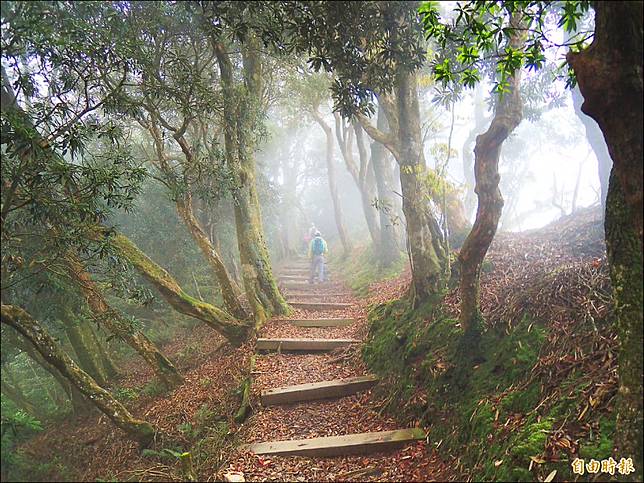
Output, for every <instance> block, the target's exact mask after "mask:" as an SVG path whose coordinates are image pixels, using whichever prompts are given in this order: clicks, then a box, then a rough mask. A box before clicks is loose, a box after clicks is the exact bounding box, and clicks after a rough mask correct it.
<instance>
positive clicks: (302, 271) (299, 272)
mask: <svg viewBox="0 0 644 483" xmlns="http://www.w3.org/2000/svg"><path fill="white" fill-rule="evenodd" d="M278 273H279V274H280V275H300V276H302V275H309V273H310V270H309V269H308V268H289V269H283V270H280V271H279V272H278Z"/></svg>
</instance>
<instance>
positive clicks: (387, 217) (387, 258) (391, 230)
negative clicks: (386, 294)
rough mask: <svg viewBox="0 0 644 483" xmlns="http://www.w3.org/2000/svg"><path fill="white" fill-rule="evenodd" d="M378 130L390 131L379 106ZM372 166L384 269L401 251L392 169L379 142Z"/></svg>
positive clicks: (373, 144)
mask: <svg viewBox="0 0 644 483" xmlns="http://www.w3.org/2000/svg"><path fill="white" fill-rule="evenodd" d="M377 128H378V129H379V130H380V131H382V132H385V131H386V130H387V129H388V126H387V118H386V117H385V113H384V111H383V109H382V106H380V105H379V106H378V120H377ZM371 165H372V166H373V172H374V177H375V178H376V189H377V192H378V203H379V209H378V213H379V215H380V255H381V257H380V262H381V266H382V267H383V268H386V267H389V266H391V264H392V263H393V262H395V261H396V260H398V257H399V256H400V250H399V249H398V242H397V233H396V232H397V230H396V225H395V224H394V223H395V220H394V219H392V218H395V216H396V211H397V210H396V200H395V199H394V198H393V196H394V195H393V186H392V184H393V183H392V181H393V179H392V175H391V169H389V166H388V160H387V152H386V151H385V147H384V146H383V145H382V144H380V143H379V142H376V141H373V142H372V143H371Z"/></svg>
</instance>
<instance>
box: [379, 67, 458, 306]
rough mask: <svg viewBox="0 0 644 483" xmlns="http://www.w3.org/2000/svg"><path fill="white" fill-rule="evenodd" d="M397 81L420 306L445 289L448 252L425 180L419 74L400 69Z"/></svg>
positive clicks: (405, 208)
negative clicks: (417, 79)
mask: <svg viewBox="0 0 644 483" xmlns="http://www.w3.org/2000/svg"><path fill="white" fill-rule="evenodd" d="M396 84H397V85H396V93H397V95H396V100H397V106H398V116H399V117H398V122H399V128H398V144H399V149H400V153H399V159H398V161H399V163H400V185H401V189H402V196H403V212H404V214H405V219H406V221H407V238H408V244H409V252H410V261H411V267H412V286H411V288H410V290H411V291H410V295H411V296H412V300H413V304H414V306H418V305H420V304H422V303H424V302H426V301H427V300H429V299H430V297H431V296H432V295H434V294H436V293H437V292H439V291H440V290H442V289H443V288H444V286H445V281H446V276H447V273H446V272H447V256H448V254H447V253H446V250H445V246H444V244H443V236H442V234H441V230H440V227H439V226H438V222H437V221H436V219H435V218H434V216H433V214H432V213H431V211H430V208H429V199H430V196H429V191H428V188H427V183H425V180H424V179H423V178H424V176H425V174H426V170H427V166H426V164H425V155H424V153H423V146H422V139H421V131H420V111H419V106H418V89H417V86H416V75H415V74H410V73H407V72H399V73H397V75H396ZM390 124H391V121H390Z"/></svg>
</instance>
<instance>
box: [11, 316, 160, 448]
mask: <svg viewBox="0 0 644 483" xmlns="http://www.w3.org/2000/svg"><path fill="white" fill-rule="evenodd" d="M0 316H1V319H2V323H3V324H7V325H8V326H10V327H13V328H14V329H16V330H17V331H18V332H20V334H22V336H23V337H25V338H26V339H27V340H29V342H31V343H32V344H33V346H34V347H35V349H36V350H37V351H38V352H39V353H40V355H42V357H43V358H44V359H45V360H46V361H47V362H49V363H50V364H52V365H53V366H54V367H55V368H56V369H58V370H59V371H60V372H61V374H63V375H64V376H65V377H66V378H67V379H68V380H69V381H70V382H71V383H72V384H73V385H74V386H75V387H77V388H78V390H79V391H81V392H82V393H83V394H84V395H85V396H87V398H88V399H89V400H90V401H92V403H93V404H94V405H95V406H96V407H97V408H98V409H99V410H100V411H101V412H103V413H104V414H105V415H106V416H107V417H108V418H109V419H110V420H112V422H113V423H114V424H115V425H116V426H118V427H119V428H121V429H122V430H123V431H125V432H126V433H127V434H128V435H129V436H130V437H131V438H133V439H134V440H136V441H138V442H139V443H141V445H148V444H150V443H151V442H152V440H153V438H154V433H155V429H154V427H153V426H152V425H151V424H150V423H147V422H145V421H141V420H139V419H135V418H134V417H133V416H132V415H131V414H130V413H129V411H128V410H127V409H126V408H125V406H123V405H122V404H121V403H120V402H118V401H117V400H116V399H114V397H113V396H112V395H111V394H110V393H109V392H107V391H106V390H105V389H103V388H102V387H100V386H99V385H98V384H96V381H94V379H92V377H91V376H89V375H88V374H87V373H86V372H85V371H83V370H82V369H81V368H80V367H78V366H77V365H76V363H75V362H74V361H73V360H72V359H71V358H70V357H69V356H68V355H67V354H65V352H64V351H63V350H62V349H61V348H60V347H59V346H58V344H57V343H56V341H54V339H52V337H51V336H50V335H49V334H48V333H47V332H46V331H45V329H44V328H43V327H41V326H40V324H39V323H38V322H37V321H36V320H35V319H33V318H32V317H31V316H30V315H29V314H28V313H27V312H25V311H24V310H22V309H21V308H19V307H15V306H12V305H5V304H2V306H1V308H0Z"/></svg>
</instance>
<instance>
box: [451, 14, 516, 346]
mask: <svg viewBox="0 0 644 483" xmlns="http://www.w3.org/2000/svg"><path fill="white" fill-rule="evenodd" d="M520 25H521V18H519V17H518V16H516V15H513V16H512V17H511V19H510V27H511V28H514V29H516V30H513V31H512V32H511V34H510V39H509V43H510V45H511V46H512V47H513V48H515V49H519V48H522V47H523V45H524V44H525V35H523V33H522V31H521V30H518V29H519V27H520ZM508 82H509V86H508V92H505V93H504V94H503V96H502V97H499V98H498V99H497V106H496V112H495V114H494V118H493V119H492V122H491V123H490V127H489V128H488V130H487V131H486V132H484V133H483V134H481V135H480V136H477V138H476V147H475V148H474V175H475V179H476V188H475V190H474V191H475V192H476V194H477V196H478V208H477V211H476V219H475V221H474V226H473V227H472V231H470V234H469V235H468V236H467V238H466V239H465V242H464V243H463V246H462V247H461V250H460V252H459V255H458V258H459V261H460V271H461V280H460V287H459V288H460V294H461V315H460V322H461V328H462V329H463V331H464V332H465V334H466V335H470V334H474V335H476V334H478V333H479V331H480V327H479V325H480V318H481V314H480V310H479V279H480V274H481V264H482V263H483V259H484V258H485V255H486V254H487V251H488V248H489V247H490V244H491V243H492V240H493V239H494V235H495V234H496V230H497V227H498V224H499V219H500V218H501V211H502V209H503V197H502V196H501V190H500V189H499V180H500V177H499V157H500V155H501V147H502V146H503V142H504V141H505V140H506V139H507V137H508V136H509V135H510V133H512V131H513V130H514V129H515V128H516V127H517V126H518V125H519V123H520V122H521V119H522V117H523V103H522V100H521V90H520V84H521V70H520V69H518V70H517V71H516V72H515V74H514V76H513V77H511V78H510V79H508Z"/></svg>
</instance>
